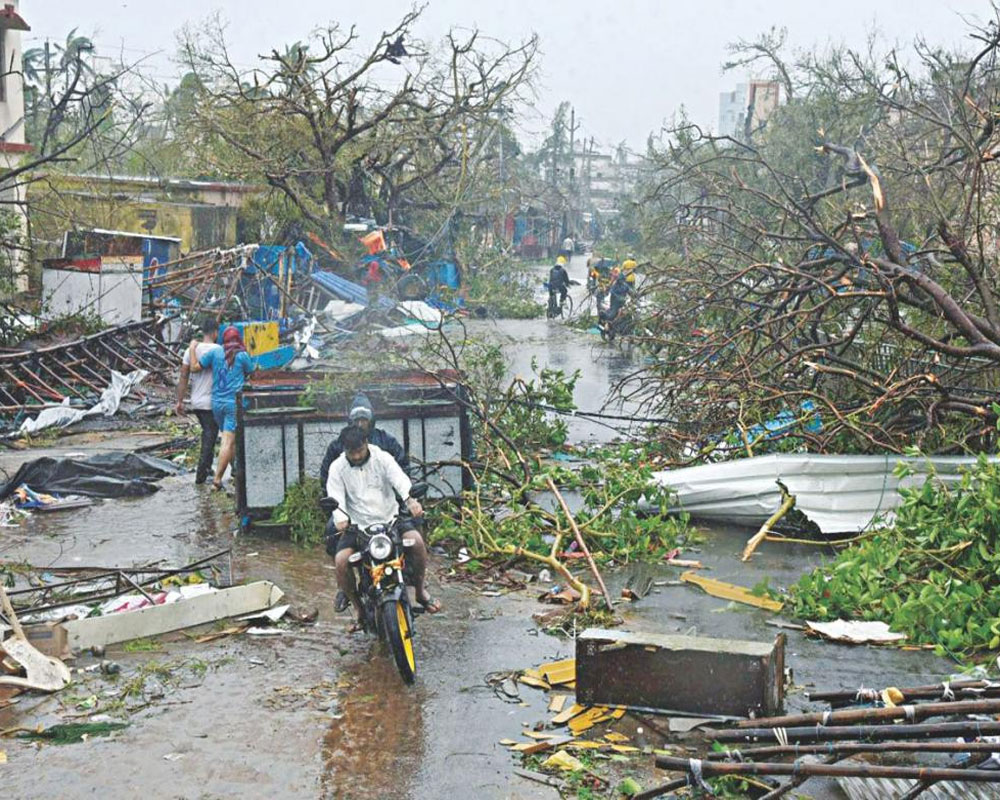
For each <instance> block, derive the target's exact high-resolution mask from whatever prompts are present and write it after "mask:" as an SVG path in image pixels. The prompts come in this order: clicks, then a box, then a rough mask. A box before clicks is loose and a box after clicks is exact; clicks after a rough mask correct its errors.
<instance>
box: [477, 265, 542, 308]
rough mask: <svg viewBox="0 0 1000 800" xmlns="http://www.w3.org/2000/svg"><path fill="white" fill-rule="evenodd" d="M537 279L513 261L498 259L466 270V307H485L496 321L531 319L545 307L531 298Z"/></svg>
mask: <svg viewBox="0 0 1000 800" xmlns="http://www.w3.org/2000/svg"><path fill="white" fill-rule="evenodd" d="M537 280H538V279H537V276H536V275H535V274H534V273H533V272H530V271H528V270H526V269H525V268H524V267H522V266H520V265H518V264H517V263H515V262H514V261H513V260H501V261H499V262H496V263H493V264H491V265H490V266H489V267H480V268H479V269H475V270H468V271H467V272H466V274H465V275H464V277H463V282H464V285H463V290H464V292H465V294H466V297H467V298H468V299H467V304H468V305H469V306H470V307H472V308H476V307H479V306H482V307H485V309H486V311H487V312H488V313H489V315H490V316H492V317H497V318H499V319H535V318H537V317H540V316H542V315H543V314H544V313H545V306H544V305H543V304H542V303H539V302H538V301H537V300H536V299H535V289H536V287H537Z"/></svg>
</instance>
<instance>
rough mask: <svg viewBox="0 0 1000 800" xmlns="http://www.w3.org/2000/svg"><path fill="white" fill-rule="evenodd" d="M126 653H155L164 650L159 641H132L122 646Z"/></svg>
mask: <svg viewBox="0 0 1000 800" xmlns="http://www.w3.org/2000/svg"><path fill="white" fill-rule="evenodd" d="M122 649H123V650H124V651H125V652H126V653H155V652H158V651H159V650H161V649H162V647H161V646H160V641H159V640H158V639H132V640H131V641H128V642H125V644H124V645H122Z"/></svg>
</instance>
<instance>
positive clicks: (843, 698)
mask: <svg viewBox="0 0 1000 800" xmlns="http://www.w3.org/2000/svg"><path fill="white" fill-rule="evenodd" d="M899 691H900V692H901V693H902V695H903V697H905V698H906V699H907V700H932V699H936V698H940V699H941V700H948V699H949V698H951V697H953V696H954V694H955V693H956V692H974V693H979V692H982V693H984V694H990V693H993V694H1000V684H998V683H994V682H993V681H952V682H948V681H944V682H942V683H934V684H929V685H926V686H908V687H900V688H899ZM880 694H881V692H880V691H879V690H878V689H865V688H861V689H821V690H819V691H816V692H806V697H807V698H808V699H809V700H813V701H816V702H825V703H851V702H854V703H866V702H873V701H874V700H877V699H878V697H879V695H880Z"/></svg>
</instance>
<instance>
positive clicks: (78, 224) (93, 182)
mask: <svg viewBox="0 0 1000 800" xmlns="http://www.w3.org/2000/svg"><path fill="white" fill-rule="evenodd" d="M260 192H261V188H260V187H259V186H250V185H247V184H241V183H229V182H223V181H198V180H187V179H183V178H155V177H142V176H132V175H61V174H52V175H49V176H47V177H45V179H44V180H39V181H37V182H35V183H33V184H32V185H31V188H30V191H29V193H28V201H29V205H30V207H31V230H32V239H33V244H34V250H35V256H36V258H39V257H48V258H55V257H59V256H61V255H62V244H63V236H64V234H65V232H66V231H67V230H70V231H72V230H88V229H91V228H103V229H109V230H120V231H134V232H137V233H145V234H148V235H151V236H167V237H176V238H177V239H178V240H179V241H180V249H181V251H183V252H185V253H186V252H190V251H193V250H207V249H210V248H213V247H231V246H233V245H234V244H236V242H237V239H238V238H239V234H238V232H237V222H238V221H239V219H240V212H241V210H242V208H243V206H244V204H245V203H246V202H247V200H248V199H249V198H251V197H253V196H255V195H259V194H260Z"/></svg>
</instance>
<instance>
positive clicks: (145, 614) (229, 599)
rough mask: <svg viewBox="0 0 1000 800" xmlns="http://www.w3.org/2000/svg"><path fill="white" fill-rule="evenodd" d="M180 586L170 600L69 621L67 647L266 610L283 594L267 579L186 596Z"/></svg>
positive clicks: (99, 643) (84, 646)
mask: <svg viewBox="0 0 1000 800" xmlns="http://www.w3.org/2000/svg"><path fill="white" fill-rule="evenodd" d="M183 588H184V587H182V590H181V591H179V592H178V596H177V599H176V600H175V601H173V602H170V603H166V604H162V605H146V606H145V607H136V608H131V609H129V608H126V609H125V610H126V611H127V612H128V613H112V614H109V615H108V616H103V617H88V618H85V619H75V620H69V621H66V622H63V623H61V625H62V626H63V627H64V628H65V629H66V633H67V637H68V640H69V645H70V647H72V648H78V649H81V650H84V649H87V648H89V647H95V646H103V645H108V644H115V643H117V642H126V641H128V640H130V639H139V638H142V637H147V636H156V635H158V634H161V633H167V632H169V631H176V630H180V629H181V628H191V627H194V626H196V625H203V624H205V623H206V622H215V621H217V620H220V619H225V618H227V617H233V616H237V615H240V614H247V613H249V612H251V611H259V610H261V609H267V608H270V607H272V606H273V605H274V604H275V603H277V602H278V601H279V600H280V599H281V598H282V596H283V592H282V591H281V589H279V588H278V587H277V586H275V585H274V584H273V583H271V582H270V581H256V582H254V583H248V584H245V585H243V586H232V587H230V588H228V589H215V588H214V587H211V586H209V587H207V590H199V591H196V592H194V593H189V594H188V596H186V597H185V596H184V593H183ZM127 602H131V600H130V601H127Z"/></svg>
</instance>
